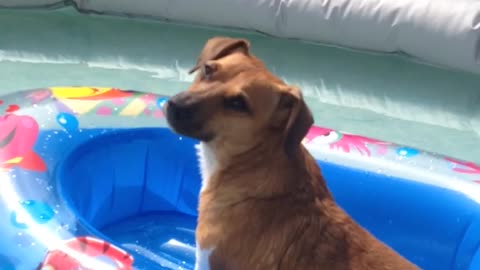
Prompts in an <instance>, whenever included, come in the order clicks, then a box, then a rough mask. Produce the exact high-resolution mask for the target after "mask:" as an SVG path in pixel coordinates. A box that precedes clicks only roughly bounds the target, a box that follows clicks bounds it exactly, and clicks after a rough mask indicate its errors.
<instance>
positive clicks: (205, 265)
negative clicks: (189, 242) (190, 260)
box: [194, 247, 213, 270]
mask: <svg viewBox="0 0 480 270" xmlns="http://www.w3.org/2000/svg"><path fill="white" fill-rule="evenodd" d="M212 251H213V249H200V248H198V247H197V249H196V251H195V268H194V270H210V262H209V258H210V254H212Z"/></svg>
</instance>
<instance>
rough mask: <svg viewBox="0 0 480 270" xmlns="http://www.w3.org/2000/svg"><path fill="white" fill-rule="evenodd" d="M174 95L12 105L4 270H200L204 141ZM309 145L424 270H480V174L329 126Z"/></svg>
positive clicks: (2, 125) (113, 94)
mask: <svg viewBox="0 0 480 270" xmlns="http://www.w3.org/2000/svg"><path fill="white" fill-rule="evenodd" d="M167 98H168V97H166V96H162V95H156V94H152V93H145V92H138V91H127V90H121V89H115V88H101V87H100V88H95V87H52V88H48V89H36V90H30V91H22V92H18V93H15V94H12V95H8V96H4V97H0V216H1V217H3V218H2V219H1V221H0V238H1V239H2V241H0V269H2V270H13V269H15V270H17V269H39V270H62V269H65V270H66V269H68V270H70V269H102V270H103V269H125V270H126V269H149V270H155V269H193V265H194V260H195V239H194V230H195V224H196V215H197V210H196V209H197V200H198V192H199V190H200V176H199V172H198V168H197V161H196V156H195V152H194V144H195V143H197V142H196V141H194V140H192V139H190V138H185V137H182V136H178V135H176V134H174V133H172V132H171V131H170V129H169V128H168V126H167V123H166V121H165V119H164V116H163V113H162V105H163V103H164V102H165V101H166V100H167ZM303 143H304V144H305V146H306V147H307V149H308V150H309V151H310V152H311V153H312V154H313V155H314V157H315V158H316V159H317V160H318V162H319V164H320V166H321V168H322V170H323V172H324V174H325V177H326V179H327V182H328V185H329V187H330V189H331V190H332V193H333V194H334V195H335V197H336V199H337V201H338V202H339V204H340V205H341V206H342V207H343V208H345V209H346V210H347V211H348V212H349V213H350V214H351V215H352V217H353V218H354V219H356V220H357V221H358V222H360V223H361V224H363V225H364V226H365V227H366V228H367V229H369V230H370V231H371V232H372V233H374V234H375V235H377V236H378V237H379V238H381V239H382V240H383V241H385V242H387V243H388V244H389V245H391V246H392V247H393V248H394V249H396V250H397V251H399V252H400V253H402V254H403V255H404V256H406V257H408V258H409V259H410V260H412V261H414V262H415V263H417V264H418V265H420V266H421V267H422V268H423V269H435V270H438V269H469V270H474V269H480V255H479V254H480V251H479V247H480V205H479V203H480V166H479V165H477V164H474V163H472V162H467V161H461V160H457V159H453V158H450V157H444V156H441V155H437V154H432V153H427V152H425V151H420V150H418V149H414V148H411V147H406V146H399V145H396V144H393V143H388V142H383V141H379V140H375V139H372V138H367V137H363V136H359V135H354V134H348V133H344V132H340V131H336V130H332V129H328V128H323V127H318V126H315V127H312V129H311V130H310V132H309V133H308V135H307V136H306V137H305V139H304V141H303Z"/></svg>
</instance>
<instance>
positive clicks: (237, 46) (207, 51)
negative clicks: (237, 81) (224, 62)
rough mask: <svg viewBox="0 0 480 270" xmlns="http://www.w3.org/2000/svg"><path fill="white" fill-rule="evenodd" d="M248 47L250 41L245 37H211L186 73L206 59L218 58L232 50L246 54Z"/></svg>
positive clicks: (195, 68)
mask: <svg viewBox="0 0 480 270" xmlns="http://www.w3.org/2000/svg"><path fill="white" fill-rule="evenodd" d="M249 49H250V43H249V42H248V41H247V40H246V39H239V38H229V37H214V38H211V39H209V40H208V41H207V43H206V44H205V46H204V47H203V50H202V52H201V53H200V56H199V57H198V59H197V63H196V64H195V66H194V67H193V68H192V69H190V71H189V72H188V73H189V74H192V73H193V72H195V71H196V70H197V69H199V68H200V67H201V66H202V65H203V64H204V63H206V62H207V61H210V60H216V59H220V58H222V57H224V56H227V55H229V54H231V53H233V52H237V51H241V52H243V53H244V54H246V55H248V54H249Z"/></svg>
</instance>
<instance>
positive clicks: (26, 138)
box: [0, 114, 47, 172]
mask: <svg viewBox="0 0 480 270" xmlns="http://www.w3.org/2000/svg"><path fill="white" fill-rule="evenodd" d="M38 131H39V128H38V124H37V122H36V121H35V119H33V118H32V117H30V116H25V115H22V116H18V115H14V114H7V115H5V116H0V168H3V169H8V168H11V167H14V166H18V167H20V168H22V169H26V170H31V171H39V172H44V171H46V169H47V168H46V165H45V162H44V161H43V160H42V158H40V156H38V155H37V154H36V153H35V152H33V150H32V148H33V146H34V145H35V141H36V140H37V136H38Z"/></svg>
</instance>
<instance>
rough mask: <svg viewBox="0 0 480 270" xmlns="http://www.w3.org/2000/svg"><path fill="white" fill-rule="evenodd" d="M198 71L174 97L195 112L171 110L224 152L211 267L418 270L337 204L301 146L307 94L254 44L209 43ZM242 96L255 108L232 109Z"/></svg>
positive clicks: (205, 202)
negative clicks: (271, 67) (231, 101)
mask: <svg viewBox="0 0 480 270" xmlns="http://www.w3.org/2000/svg"><path fill="white" fill-rule="evenodd" d="M197 70H198V71H199V74H198V75H197V77H196V79H195V81H194V82H193V84H192V85H191V87H190V88H189V89H188V91H185V92H182V93H181V94H179V95H178V96H174V97H172V98H171V101H172V103H173V102H178V103H179V104H180V103H184V104H187V105H185V106H187V107H188V106H190V107H191V109H192V110H194V112H195V114H194V116H191V117H192V118H191V119H190V118H189V119H188V121H185V120H184V121H179V120H175V119H174V117H173V116H171V115H172V114H173V113H172V112H169V111H168V108H167V109H166V114H167V118H168V119H169V123H170V125H171V127H172V128H173V129H174V130H175V131H176V132H178V133H181V134H183V135H186V136H190V137H193V138H197V139H199V140H201V141H203V142H202V144H203V145H204V147H207V148H208V149H209V151H211V152H212V155H213V156H214V157H215V162H216V165H215V168H213V171H211V172H210V174H208V175H207V176H206V177H208V179H204V180H205V181H208V185H206V186H205V188H204V189H203V190H202V191H201V195H200V203H199V217H198V227H197V230H196V238H197V245H198V246H199V248H200V249H203V250H211V254H210V255H209V259H208V260H209V264H210V269H212V270H223V269H226V270H257V269H258V270H265V269H285V270H291V269H304V270H308V269H325V270H337V269H338V270H340V269H344V270H380V269H382V270H388V269H398V270H409V269H418V268H417V267H416V266H414V265H413V264H411V263H410V262H408V261H407V260H406V259H404V258H403V257H401V256H400V255H399V254H397V253H396V252H395V251H393V250H392V249H391V248H389V247H387V246H386V245H385V244H383V243H382V242H380V241H379V240H377V239H375V238H374V237H373V236H372V235H371V234H370V233H369V232H367V231H366V230H364V229H363V228H362V227H361V226H359V225H358V224H357V223H355V222H354V221H353V220H352V219H351V218H350V217H349V215H348V214H347V213H346V212H344V211H343V210H342V209H341V208H340V207H339V206H337V204H336V203H335V201H334V199H333V197H332V195H331V193H330V192H329V190H328V188H327V186H326V183H325V181H324V179H323V177H322V174H321V172H320V169H319V167H318V165H317V163H316V162H315V160H314V158H313V157H312V156H311V155H310V154H309V152H308V151H307V150H306V149H305V148H304V147H303V145H302V144H301V140H302V138H303V137H304V136H305V135H306V133H307V131H308V130H309V128H310V126H311V125H312V124H313V118H312V115H311V113H310V111H309V109H308V107H307V105H306V104H305V102H304V101H303V98H302V95H301V92H300V90H299V89H298V88H296V87H294V86H289V85H287V84H285V83H284V82H283V81H282V80H280V79H279V78H277V77H276V76H274V75H273V74H272V73H270V72H269V71H268V70H267V69H266V67H265V65H264V64H263V63H262V61H260V60H259V59H258V58H256V57H255V56H253V55H252V54H251V53H250V45H249V42H248V41H247V40H243V39H234V38H226V37H215V38H212V39H210V40H208V42H207V43H206V45H205V47H204V48H203V51H202V53H201V54H200V56H199V58H198V61H197V64H196V66H195V67H194V68H193V69H192V70H191V72H194V71H197ZM239 95H241V96H243V98H244V100H245V101H246V103H247V105H248V108H249V109H248V111H246V112H242V111H235V110H231V109H229V108H228V107H225V99H228V98H229V97H232V96H239ZM170 105H171V104H168V105H167V107H168V106H170ZM172 106H173V105H172ZM190 107H189V108H190ZM172 110H173V109H172ZM169 114H170V115H169ZM192 127H194V128H192Z"/></svg>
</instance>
